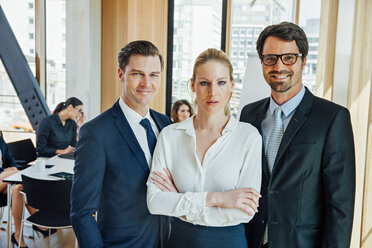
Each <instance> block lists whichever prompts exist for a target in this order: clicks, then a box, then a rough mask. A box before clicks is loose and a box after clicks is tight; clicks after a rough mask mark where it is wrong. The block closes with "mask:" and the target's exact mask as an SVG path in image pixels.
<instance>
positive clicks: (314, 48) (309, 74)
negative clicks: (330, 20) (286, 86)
mask: <svg viewBox="0 0 372 248" xmlns="http://www.w3.org/2000/svg"><path fill="white" fill-rule="evenodd" d="M320 8H321V0H314V1H301V2H300V19H299V25H300V26H301V28H303V29H304V31H305V33H306V35H307V39H308V41H309V54H308V55H307V62H306V67H305V70H304V72H303V76H302V82H303V84H304V85H305V86H306V87H308V88H309V90H310V91H312V92H313V93H314V94H315V90H316V65H317V63H318V46H319V25H320Z"/></svg>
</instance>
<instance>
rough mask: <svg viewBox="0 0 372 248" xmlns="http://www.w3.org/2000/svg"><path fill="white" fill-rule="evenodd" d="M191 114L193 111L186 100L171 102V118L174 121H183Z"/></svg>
mask: <svg viewBox="0 0 372 248" xmlns="http://www.w3.org/2000/svg"><path fill="white" fill-rule="evenodd" d="M193 114H194V111H193V110H192V107H191V104H190V103H189V102H188V101H187V100H178V101H176V102H175V103H173V107H172V111H171V118H172V120H173V122H174V123H176V122H181V121H184V120H186V119H187V118H189V117H190V116H192V115H193Z"/></svg>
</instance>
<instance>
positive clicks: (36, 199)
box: [21, 175, 72, 244]
mask: <svg viewBox="0 0 372 248" xmlns="http://www.w3.org/2000/svg"><path fill="white" fill-rule="evenodd" d="M22 184H23V193H24V195H25V201H26V202H27V204H29V205H30V206H32V207H34V208H36V209H38V211H37V212H36V213H34V214H33V215H31V216H30V217H28V218H27V219H26V220H23V222H24V221H26V222H29V223H31V224H33V225H35V226H38V227H43V228H48V229H49V236H48V244H49V237H50V234H51V233H50V229H51V228H54V229H63V228H72V226H71V222H70V192H71V185H72V181H71V180H41V179H36V178H31V177H28V176H25V175H22ZM22 219H23V216H22ZM23 222H22V225H21V233H22V229H23Z"/></svg>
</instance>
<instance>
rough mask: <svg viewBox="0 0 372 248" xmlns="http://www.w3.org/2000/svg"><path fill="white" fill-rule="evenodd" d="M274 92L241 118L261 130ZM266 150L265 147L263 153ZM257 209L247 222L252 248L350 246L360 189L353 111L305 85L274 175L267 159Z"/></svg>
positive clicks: (338, 247)
mask: <svg viewBox="0 0 372 248" xmlns="http://www.w3.org/2000/svg"><path fill="white" fill-rule="evenodd" d="M268 106H269V98H266V99H263V100H261V101H258V102H255V103H252V104H249V105H246V106H245V107H244V108H243V110H242V113H241V118H240V119H241V121H244V122H248V123H251V124H252V125H254V126H255V127H256V128H257V129H258V130H260V132H261V131H262V130H261V122H262V120H263V119H264V118H265V114H266V111H267V108H268ZM263 154H264V153H263ZM262 161H263V164H262V170H263V173H262V177H263V178H262V186H261V195H262V197H261V199H260V201H259V208H258V213H256V215H255V216H254V218H253V219H252V220H251V221H250V222H249V223H248V224H247V225H246V235H247V240H248V247H249V248H258V247H261V245H262V241H263V235H264V230H265V226H266V223H268V228H269V247H271V248H272V247H275V248H281V247H283V248H284V247H285V248H292V247H293V248H298V247H300V248H302V247H314V248H319V247H327V248H332V247H337V248H343V247H345V248H346V247H349V245H350V236H351V229H352V224H353V212H354V195H355V158H354V141H353V133H352V128H351V122H350V114H349V111H348V110H347V109H346V108H344V107H341V106H339V105H336V104H334V103H332V102H329V101H326V100H324V99H321V98H318V97H315V96H314V95H312V94H311V93H310V91H309V90H308V89H306V93H305V95H304V98H303V99H302V101H301V103H300V105H299V106H298V107H297V109H296V111H295V113H294V115H293V117H292V119H291V120H290V122H289V124H288V126H287V129H286V131H285V133H284V136H283V138H282V141H281V144H280V147H279V150H278V154H277V157H276V160H275V163H274V167H273V171H272V175H271V176H270V175H269V171H268V168H267V163H266V161H267V160H266V158H265V157H263V159H262Z"/></svg>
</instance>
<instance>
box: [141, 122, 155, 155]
mask: <svg viewBox="0 0 372 248" xmlns="http://www.w3.org/2000/svg"><path fill="white" fill-rule="evenodd" d="M140 124H141V126H143V127H144V128H145V130H146V136H147V144H148V146H149V150H150V153H151V156H152V154H153V153H154V149H155V145H156V136H155V133H154V130H152V127H151V123H150V121H149V119H147V118H144V119H142V120H141V121H140Z"/></svg>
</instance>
